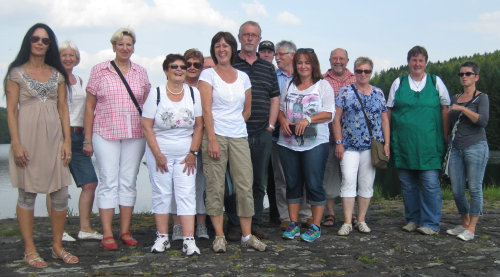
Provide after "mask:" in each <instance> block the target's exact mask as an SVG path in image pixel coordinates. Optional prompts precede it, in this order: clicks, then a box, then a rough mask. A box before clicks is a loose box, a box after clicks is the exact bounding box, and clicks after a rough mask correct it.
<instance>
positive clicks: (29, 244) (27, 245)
mask: <svg viewBox="0 0 500 277" xmlns="http://www.w3.org/2000/svg"><path fill="white" fill-rule="evenodd" d="M16 214H17V222H18V223H19V229H20V230H21V235H22V236H23V240H24V253H33V252H36V246H35V241H34V240H33V225H34V224H33V220H34V217H35V216H34V214H35V211H34V210H27V209H23V208H21V207H19V206H16Z"/></svg>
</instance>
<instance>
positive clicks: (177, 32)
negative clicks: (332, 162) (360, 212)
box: [0, 0, 500, 107]
mask: <svg viewBox="0 0 500 277" xmlns="http://www.w3.org/2000/svg"><path fill="white" fill-rule="evenodd" d="M246 20H255V21H257V22H259V23H260V25H261V27H262V38H263V39H265V40H271V41H273V42H274V43H276V42H278V41H280V40H282V39H286V40H292V41H293V42H295V43H296V44H297V47H311V48H314V49H315V52H316V53H317V55H318V57H319V59H320V62H321V71H322V72H325V71H326V70H327V69H328V68H329V67H330V65H329V62H328V58H329V55H330V51H331V50H332V49H334V48H336V47H342V48H346V49H347V50H348V52H349V58H350V63H349V65H348V67H349V69H351V70H352V66H353V62H354V60H355V59H356V58H357V57H359V56H367V57H370V58H372V59H373V61H374V63H375V66H374V67H375V70H376V71H380V70H382V69H386V68H389V67H393V66H399V65H403V64H406V53H407V52H408V50H409V49H410V48H411V47H413V46H415V45H422V46H424V47H426V48H427V50H428V52H429V60H430V61H434V62H435V61H438V60H440V61H443V60H447V59H449V58H451V57H456V56H464V55H472V54H474V53H484V52H492V51H495V50H496V49H499V47H500V31H499V30H500V2H499V1H498V0H468V1H461V0H460V1H451V0H439V1H429V0H421V1H404V0H399V1H396V0H394V1H393V0H387V1H383V0H381V1H373V0H358V1H336V0H335V1H334V0H328V1H326V0H325V1H314V0H313V1H296V0H291V1H264V0H237V1H234V0H233V1H224V0H182V1H172V0H15V1H13V0H0V26H2V28H0V42H1V43H0V76H1V77H2V80H3V78H4V76H5V73H6V69H7V66H8V64H9V63H10V62H12V60H13V59H14V57H15V55H16V54H17V53H18V51H19V47H20V44H21V40H22V38H23V36H24V35H25V33H26V31H27V30H28V28H29V27H31V26H32V25H33V24H35V23H37V22H43V23H47V24H48V25H49V26H51V28H52V29H53V30H54V32H55V33H56V36H57V39H58V41H59V42H62V41H64V40H67V39H71V40H73V41H74V42H75V43H76V44H77V45H78V47H79V48H80V52H81V63H80V64H79V65H78V66H77V67H76V68H75V73H76V74H78V75H80V76H82V77H83V80H84V83H86V80H87V79H88V75H89V73H90V69H91V67H92V66H93V65H95V64H97V63H99V62H102V61H105V60H109V59H112V58H114V53H113V51H112V49H111V44H110V42H109V39H110V37H111V35H112V34H113V33H114V31H116V30H117V29H118V28H119V27H122V26H127V27H131V28H132V29H134V30H135V32H136V35H137V42H136V45H135V54H134V55H133V56H132V60H133V61H134V62H136V63H138V64H140V65H142V66H144V67H145V68H146V69H147V70H148V75H149V78H150V81H151V84H152V86H153V87H156V86H158V85H160V84H162V83H164V82H165V77H164V74H163V72H162V69H161V63H162V62H163V59H164V57H165V55H167V54H169V53H181V54H182V53H184V51H185V50H186V49H189V48H198V49H199V50H201V51H202V52H203V53H204V54H205V55H206V56H207V55H209V47H210V40H211V38H212V36H213V35H214V34H215V33H216V32H218V31H221V30H224V31H230V32H232V33H233V35H235V36H236V35H237V32H238V28H239V26H240V25H241V23H243V22H245V21H246ZM0 88H1V91H2V97H0V106H3V107H4V106H5V97H4V96H3V82H2V84H1V85H0Z"/></svg>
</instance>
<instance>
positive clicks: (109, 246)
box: [101, 236, 118, 250]
mask: <svg viewBox="0 0 500 277" xmlns="http://www.w3.org/2000/svg"><path fill="white" fill-rule="evenodd" d="M101 246H102V247H103V248H104V249H106V250H116V249H118V244H117V243H116V241H115V238H114V237H113V236H109V237H104V238H102V240H101Z"/></svg>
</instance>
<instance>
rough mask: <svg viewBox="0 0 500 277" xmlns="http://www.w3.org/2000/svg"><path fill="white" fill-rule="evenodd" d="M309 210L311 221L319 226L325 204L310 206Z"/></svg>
mask: <svg viewBox="0 0 500 277" xmlns="http://www.w3.org/2000/svg"><path fill="white" fill-rule="evenodd" d="M311 211H312V216H313V223H314V225H316V226H318V227H319V226H320V225H321V218H322V217H323V212H324V211H325V206H324V205H319V206H311Z"/></svg>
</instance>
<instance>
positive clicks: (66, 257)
mask: <svg viewBox="0 0 500 277" xmlns="http://www.w3.org/2000/svg"><path fill="white" fill-rule="evenodd" d="M52 258H54V259H61V260H63V261H64V262H65V263H67V264H76V263H78V262H79V261H80V260H79V259H78V257H77V256H75V255H73V254H71V253H69V252H68V251H66V250H64V249H61V252H60V253H59V254H56V252H55V251H54V248H52Z"/></svg>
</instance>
